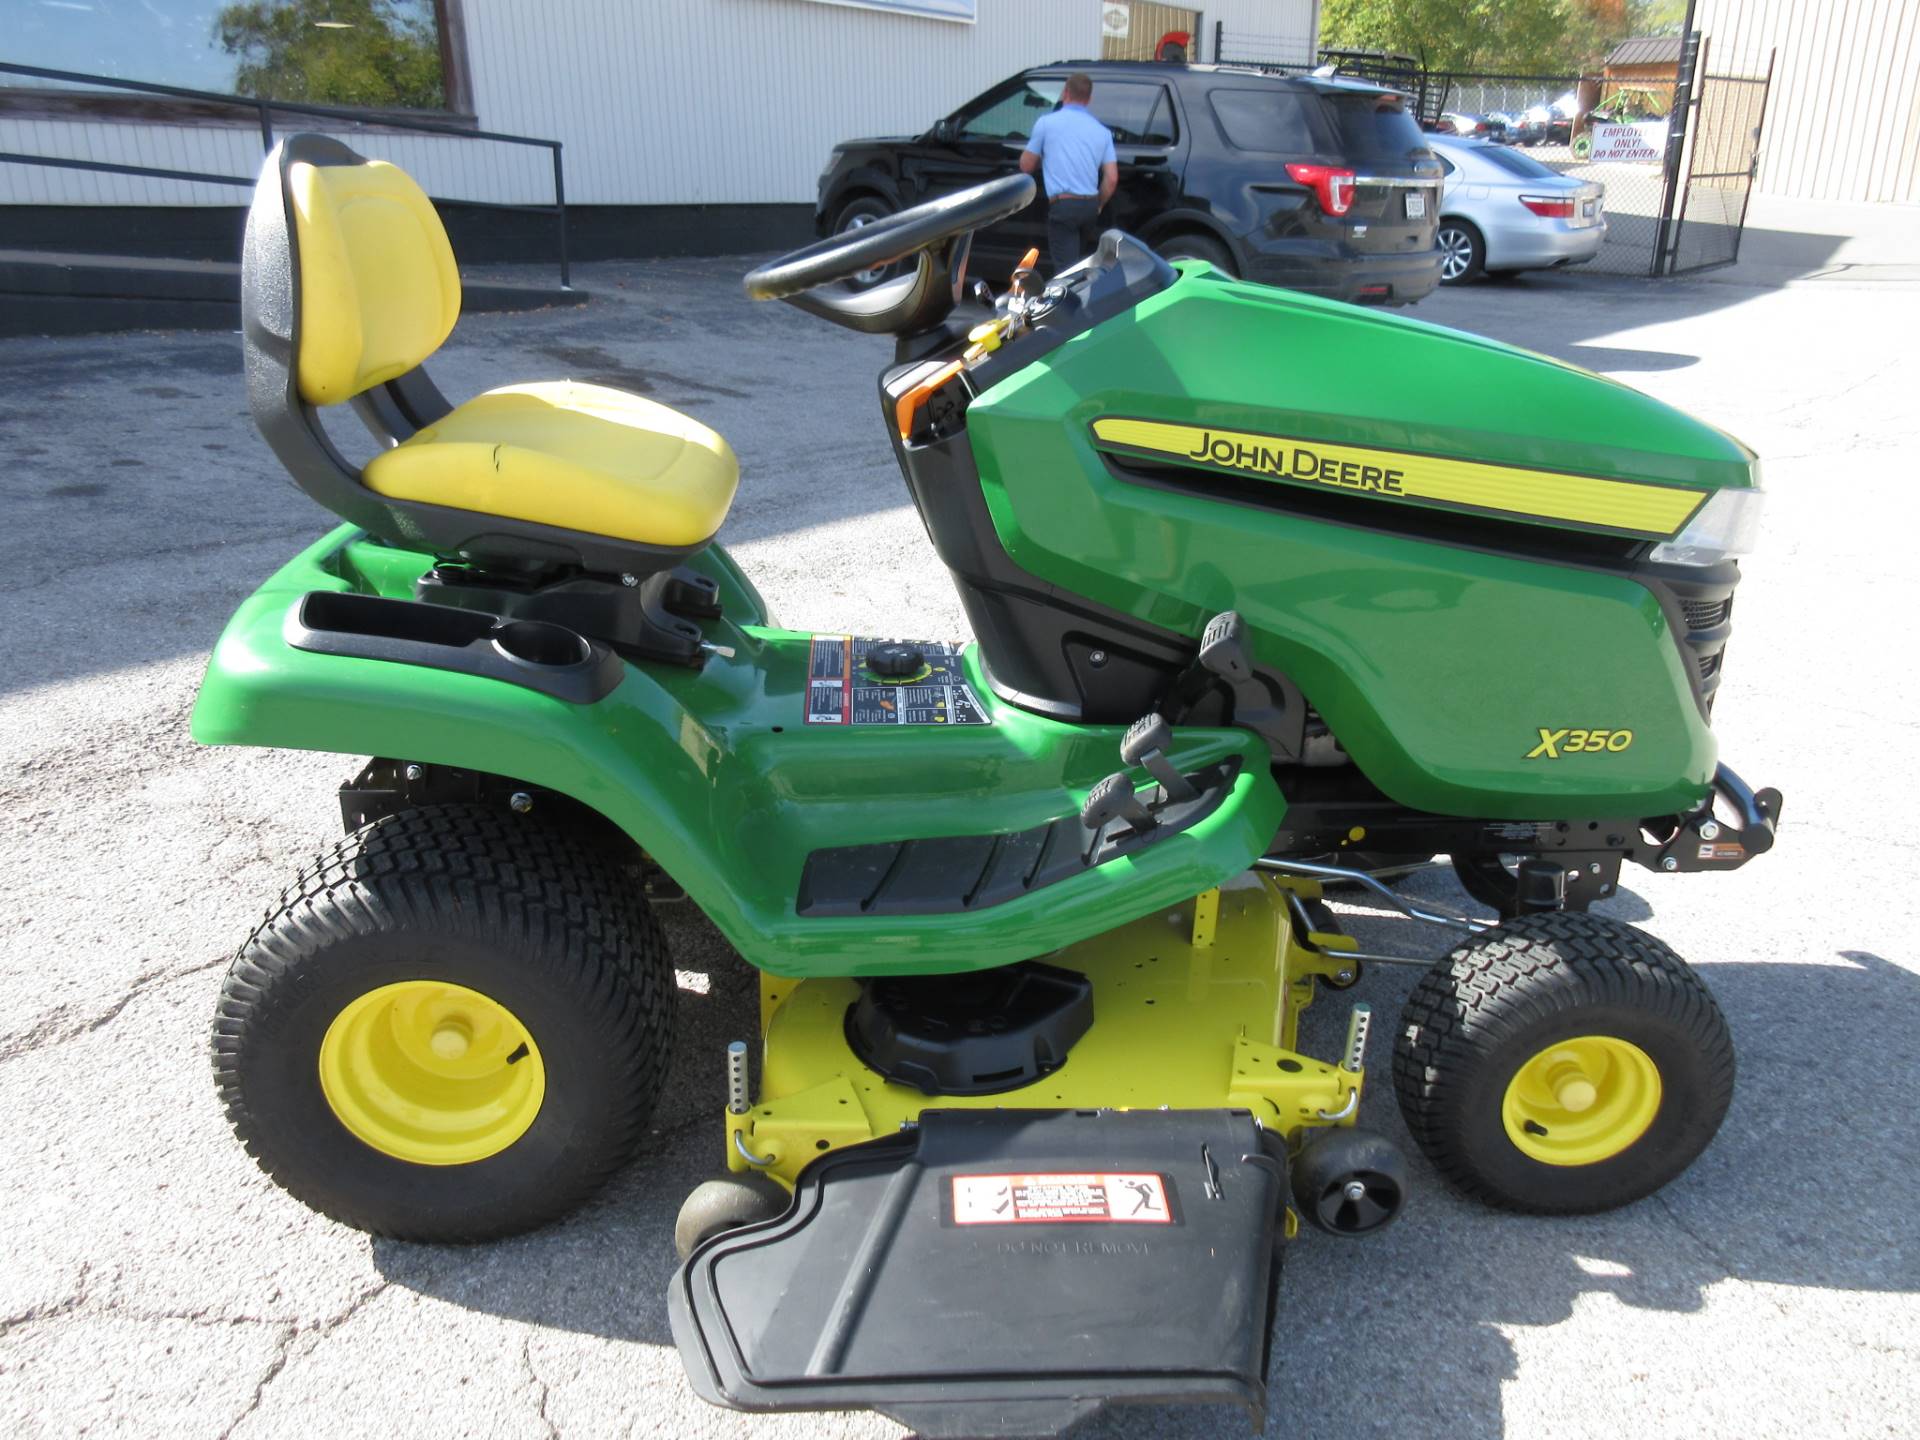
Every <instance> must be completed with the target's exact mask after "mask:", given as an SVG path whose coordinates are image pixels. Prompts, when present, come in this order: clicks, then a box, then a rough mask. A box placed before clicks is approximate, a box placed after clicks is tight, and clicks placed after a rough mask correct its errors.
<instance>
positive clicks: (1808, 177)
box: [1694, 0, 1920, 204]
mask: <svg viewBox="0 0 1920 1440" xmlns="http://www.w3.org/2000/svg"><path fill="white" fill-rule="evenodd" d="M1694 28H1695V29H1697V30H1698V31H1700V33H1701V34H1702V35H1704V36H1706V37H1707V45H1708V52H1707V65H1706V69H1707V73H1709V74H1739V75H1759V74H1764V73H1765V68H1766V63H1767V53H1768V51H1770V50H1776V51H1777V52H1778V54H1777V56H1776V59H1775V61H1774V67H1773V87H1772V92H1771V94H1770V95H1769V97H1768V102H1767V115H1766V121H1765V124H1764V125H1763V126H1762V128H1761V141H1760V172H1759V175H1758V177H1757V181H1756V185H1757V188H1758V189H1760V190H1762V191H1765V192H1766V193H1768V194H1773V195H1789V196H1796V197H1799V198H1802V199H1808V200H1871V201H1895V202H1903V203H1906V204H1913V203H1915V202H1916V201H1920V5H1916V4H1915V3H1914V0H1823V3H1820V4H1813V3H1809V0H1698V3H1697V5H1696V8H1695V12H1694Z"/></svg>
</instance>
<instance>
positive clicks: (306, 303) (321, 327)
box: [286, 159, 460, 405]
mask: <svg viewBox="0 0 1920 1440" xmlns="http://www.w3.org/2000/svg"><path fill="white" fill-rule="evenodd" d="M286 185H287V201H288V210H289V211H290V213H291V215H292V219H293V235H292V237H291V238H292V241H293V251H294V256H295V263H296V264H297V265H298V267H299V276H300V285H299V301H298V303H299V307H300V315H299V324H298V326H297V328H296V329H295V331H294V334H295V336H296V337H297V345H298V352H299V353H298V354H297V356H296V357H295V363H296V378H297V381H298V385H299V390H300V397H301V399H303V400H305V401H306V402H307V403H308V404H310V405H337V404H340V403H342V402H343V401H347V400H351V399H352V398H353V397H354V396H356V395H358V394H360V393H361V392H363V391H365V390H369V389H371V388H372V387H373V386H375V385H379V384H381V383H383V382H384V381H387V380H391V379H394V378H395V377H396V376H399V375H404V374H405V373H406V372H407V371H409V370H412V369H413V368H414V367H415V366H417V365H418V364H420V362H421V361H423V360H425V359H426V358H427V357H428V356H429V355H431V354H433V352H434V351H435V350H438V349H439V348H440V346H441V343H442V342H443V341H445V340H446V338H447V336H448V335H449V334H451V333H452V331H453V326H454V322H455V321H456V320H458V319H459V318H460V272H459V270H458V269H457V268H455V266H454V262H453V246H452V245H451V244H449V243H448V241H447V232H446V228H445V227H444V226H443V225H441V223H440V217H439V216H438V215H437V214H436V213H435V212H434V208H433V202H432V201H430V200H429V199H427V197H426V193H425V192H424V191H422V190H421V188H420V187H419V186H418V185H416V184H415V183H414V182H413V179H412V177H410V176H409V175H408V174H407V173H406V172H405V171H404V170H401V169H399V168H398V167H396V166H393V165H389V164H387V163H386V161H384V160H361V161H360V162H359V163H358V164H345V165H341V164H332V165H316V164H313V163H311V162H309V161H305V160H299V159H296V160H294V161H293V162H292V163H291V164H289V165H288V166H287V171H286Z"/></svg>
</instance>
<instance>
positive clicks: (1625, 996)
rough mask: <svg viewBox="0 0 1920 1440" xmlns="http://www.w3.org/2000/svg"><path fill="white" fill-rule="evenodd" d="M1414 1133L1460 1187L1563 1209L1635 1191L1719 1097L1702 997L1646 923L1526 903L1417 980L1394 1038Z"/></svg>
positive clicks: (1604, 1203) (1590, 1207)
mask: <svg viewBox="0 0 1920 1440" xmlns="http://www.w3.org/2000/svg"><path fill="white" fill-rule="evenodd" d="M1393 1074H1394V1087H1395V1090H1396V1091H1397V1093H1398V1095H1399V1098H1400V1109H1401V1113H1402V1114H1404V1115H1405V1116H1406V1120H1407V1128H1408V1129H1409V1130H1410V1131H1412V1133H1413V1138H1414V1140H1415V1141H1416V1142H1417V1143H1418V1144H1419V1146H1420V1148H1421V1149H1422V1150H1424V1151H1425V1152H1426V1154H1427V1156H1428V1157H1429V1158H1430V1159H1431V1160H1432V1161H1433V1163H1434V1165H1435V1166H1436V1167H1437V1168H1438V1169H1439V1171H1440V1173H1441V1174H1443V1175H1444V1176H1446V1177H1447V1179H1449V1180H1450V1181H1452V1182H1453V1183H1454V1184H1455V1185H1457V1186H1458V1187H1459V1188H1460V1189H1462V1190H1464V1191H1466V1192H1467V1193H1468V1194H1470V1195H1474V1196H1477V1197H1478V1198H1480V1199H1482V1200H1485V1201H1488V1202H1490V1203H1492V1204H1496V1205H1502V1206H1506V1207H1508V1208H1511V1209H1516V1210H1531V1211H1538V1212H1542V1213H1560V1214H1573V1213H1579V1212H1585V1211H1594V1210H1607V1209H1611V1208H1612V1207H1614V1206H1616V1205H1625V1204H1627V1203H1628V1202H1630V1201H1633V1200H1638V1199H1640V1198H1641V1197H1642V1196H1644V1195H1650V1194H1652V1193H1653V1192H1654V1191H1655V1190H1658V1189H1659V1188H1660V1187H1661V1186H1662V1185H1665V1184H1666V1183H1667V1182H1668V1181H1670V1180H1672V1179H1673V1178H1674V1177H1675V1176H1677V1175H1679V1174H1680V1172H1681V1171H1683V1170H1685V1169H1686V1168H1687V1166H1688V1165H1690V1164H1691V1163H1692V1162H1693V1160H1694V1157H1696V1156H1697V1155H1699V1153H1700V1152H1701V1151H1702V1150H1704V1149H1705V1148H1706V1146H1707V1142H1708V1141H1710V1140H1711V1139H1712V1138H1713V1136H1714V1132H1715V1131H1717V1130H1718V1129H1719V1128H1720V1122H1721V1120H1722V1119H1723V1118H1724V1117H1725V1115H1726V1113H1727V1106H1728V1104H1729V1103H1730V1102H1731V1100H1732V1098H1733V1074H1734V1061H1733V1042H1732V1039H1731V1037H1730V1036H1729V1034H1728V1032H1727V1023H1726V1020H1725V1019H1724V1018H1723V1017H1722V1015H1721V1013H1720V1007H1719V1006H1718V1005H1716V1004H1715V1003H1714V999H1713V996H1712V994H1711V993H1710V992H1709V991H1708V990H1707V987H1706V985H1705V984H1704V983H1703V982H1702V981H1701V979H1700V977H1699V976H1698V975H1696V974H1695V973H1694V971H1693V970H1692V968H1691V967H1690V966H1688V965H1687V963H1686V962H1685V961H1684V960H1682V959H1681V958H1680V957H1679V956H1678V955H1675V954H1674V953H1673V951H1671V950H1670V949H1668V948H1667V947H1666V946H1665V945H1663V944H1662V943H1661V942H1660V941H1658V940H1656V939H1654V938H1653V936H1651V935H1648V934H1646V933H1644V932H1643V931H1639V930H1636V929H1634V928H1633V926H1631V925H1627V924H1624V923H1622V922H1620V921H1618V920H1612V919H1609V918H1607V917H1605V916H1601V915H1588V914H1568V913H1560V914H1551V915H1531V916H1525V917H1522V918H1520V919H1517V920H1509V921H1507V922H1506V923H1505V924H1502V925H1500V926H1498V927H1496V928H1494V929H1492V930H1489V931H1487V932H1485V933H1484V934H1481V935H1478V936H1476V937H1475V938H1474V939H1473V940H1471V941H1469V942H1467V943H1466V944H1463V945H1461V946H1459V947H1458V948H1457V949H1455V950H1454V951H1453V952H1452V953H1450V954H1448V955H1447V956H1445V957H1444V958H1443V959H1441V960H1440V961H1439V962H1438V963H1437V964H1436V965H1435V966H1434V967H1433V969H1432V970H1430V971H1429V972H1428V973H1427V974H1426V976H1425V977H1424V978H1423V979H1422V980H1421V981H1420V984H1419V985H1418V986H1417V987H1416V988H1415V989H1414V992H1413V994H1412V996H1411V997H1410V998H1409V999H1408V1001H1407V1006H1406V1009H1405V1011H1404V1012H1403V1013H1402V1017H1401V1025H1400V1033H1399V1035H1398V1037H1397V1038H1396V1040H1395V1043H1394V1055H1393Z"/></svg>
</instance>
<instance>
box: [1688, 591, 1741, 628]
mask: <svg viewBox="0 0 1920 1440" xmlns="http://www.w3.org/2000/svg"><path fill="white" fill-rule="evenodd" d="M1680 613H1681V614H1682V615H1684V616H1686V619H1687V629H1689V630H1711V629H1713V627H1714V626H1716V625H1724V624H1726V623H1727V620H1728V619H1729V618H1730V617H1731V616H1732V614H1733V596H1731V595H1728V596H1725V597H1723V598H1721V599H1719V600H1682V601H1681V602H1680Z"/></svg>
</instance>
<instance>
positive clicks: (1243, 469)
mask: <svg viewBox="0 0 1920 1440" xmlns="http://www.w3.org/2000/svg"><path fill="white" fill-rule="evenodd" d="M1093 438H1094V443H1095V444H1096V445H1097V446H1099V448H1101V449H1102V450H1111V451H1115V452H1118V453H1121V454H1129V455H1140V456H1145V457H1148V458H1151V459H1155V460H1161V461H1169V462H1172V463H1175V464H1181V465H1194V466H1202V467H1204V468H1206V469H1209V470H1232V471H1236V472H1238V473H1240V474H1243V475H1261V476H1265V477H1267V478H1269V479H1273V480H1280V481H1284V482H1287V483H1290V484H1304V485H1314V486H1319V487H1324V488H1328V489H1334V490H1347V491H1352V492H1355V493H1358V494H1362V495H1377V496H1382V497H1386V498H1391V499H1398V500H1412V501H1416V502H1418V503H1421V504H1427V505H1439V506H1444V507H1446V508H1448V509H1455V510H1475V511H1480V512H1482V513H1487V514H1495V515H1506V516H1511V517H1513V518H1515V519H1522V520H1544V521H1553V522H1557V523H1560V524H1570V525H1580V526H1586V527H1588V528H1591V529H1595V530H1608V531H1612V532H1614V533H1616V534H1623V535H1638V536H1644V537H1646V538H1648V539H1666V538H1669V537H1671V536H1673V535H1676V534H1678V533H1679V531H1680V529H1681V527H1682V526H1684V525H1685V524H1686V523H1687V521H1688V520H1689V519H1691V518H1692V516H1693V512H1694V511H1695V510H1697V509H1699V508H1700V506H1701V505H1702V504H1704V503H1705V501H1706V498H1707V492H1706V491H1704V490H1698V489H1693V488H1691V487H1688V486H1682V485H1662V484H1658V483H1654V482H1650V481H1643V480H1611V479H1607V478H1604V477H1602V476H1598V475H1568V474H1565V473H1563V472H1561V471H1558V470H1528V469H1523V468H1520V467H1517V466H1509V465H1485V464H1482V463H1480V462H1478V461H1474V460H1451V459H1448V458H1446V457H1445V456H1441V455H1412V454H1402V453H1400V452H1398V451H1394V450H1373V449H1367V448H1363V447H1361V446H1357V445H1334V444H1329V443H1328V442H1326V441H1323V440H1306V439H1299V438H1295V437H1292V436H1287V435H1257V434H1251V433H1249V432H1247V431H1244V430H1216V429H1213V428H1211V427H1208V426H1202V425H1170V424H1166V423H1164V422H1162V421H1158V420H1132V419H1125V418H1122V417H1119V416H1112V415H1109V416H1104V417H1102V418H1101V419H1098V420H1096V421H1094V422H1093Z"/></svg>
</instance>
